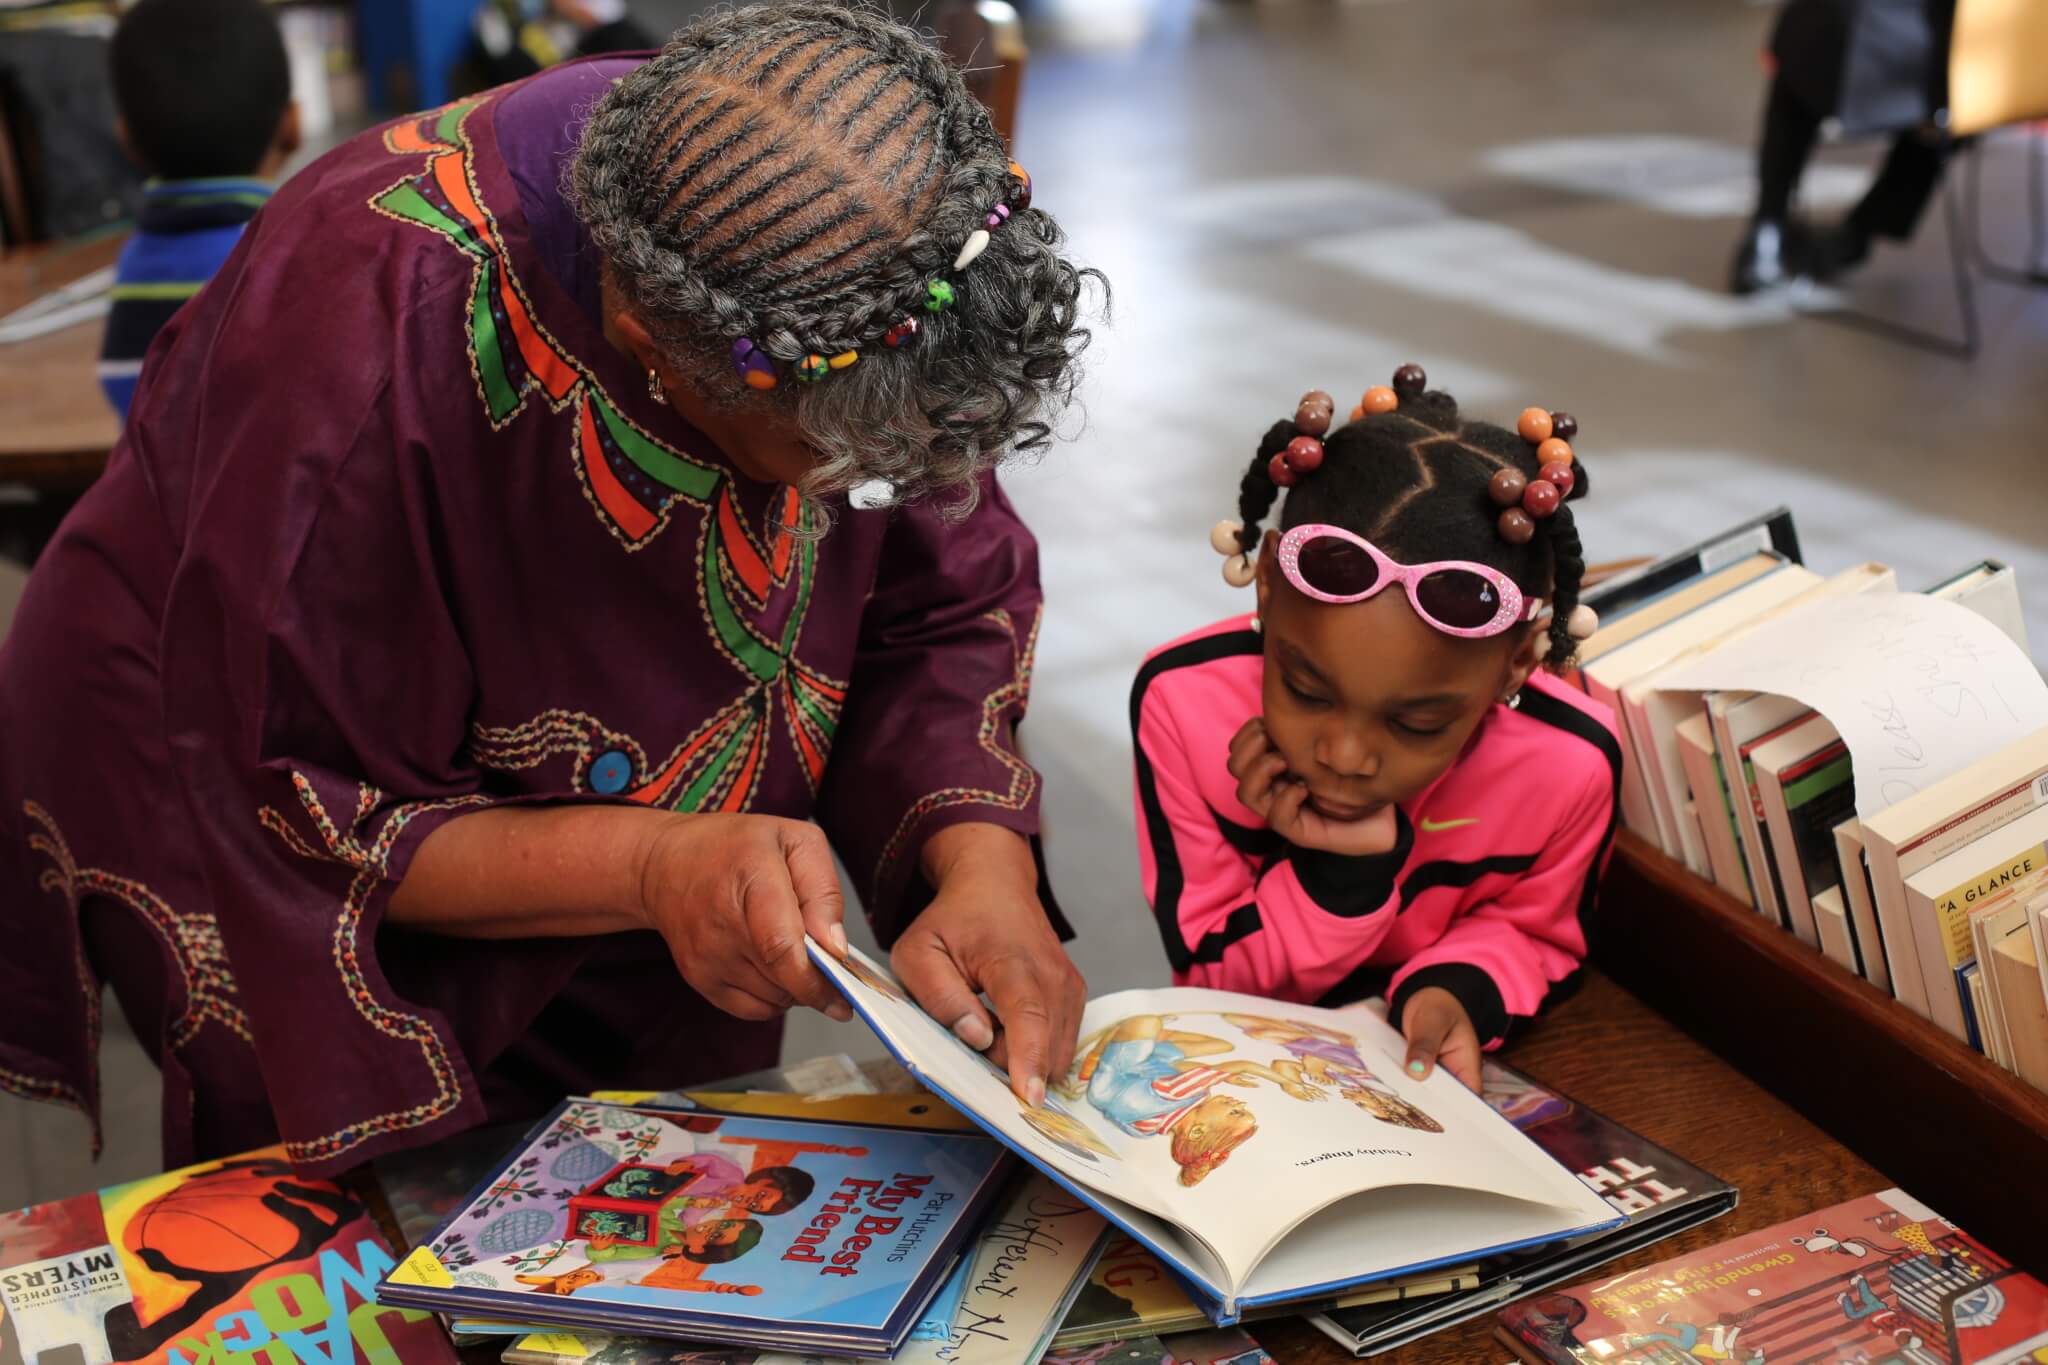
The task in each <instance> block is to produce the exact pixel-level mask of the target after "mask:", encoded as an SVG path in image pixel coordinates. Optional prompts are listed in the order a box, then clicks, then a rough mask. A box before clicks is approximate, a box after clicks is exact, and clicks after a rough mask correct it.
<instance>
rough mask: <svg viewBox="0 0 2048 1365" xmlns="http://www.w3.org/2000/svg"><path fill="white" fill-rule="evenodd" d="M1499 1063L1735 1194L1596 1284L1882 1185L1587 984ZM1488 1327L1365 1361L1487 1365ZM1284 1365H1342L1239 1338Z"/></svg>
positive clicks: (1291, 1330) (1764, 1096)
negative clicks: (1710, 1216)
mask: <svg viewBox="0 0 2048 1365" xmlns="http://www.w3.org/2000/svg"><path fill="white" fill-rule="evenodd" d="M1506 1059H1507V1060H1508V1061H1509V1062H1511V1063H1513V1064H1514V1065H1515V1066H1516V1067H1518V1068H1520V1069H1521V1070H1523V1071H1526V1072H1527V1073H1529V1075H1530V1076H1532V1077H1534V1078H1535V1079H1537V1080H1539V1081H1542V1082H1543V1083H1544V1084H1545V1085H1548V1086H1550V1087H1552V1088H1553V1089H1556V1090H1558V1091H1561V1092H1563V1093H1564V1094H1566V1095H1569V1096H1570V1097H1571V1098H1572V1099H1574V1100H1577V1101H1579V1102H1580V1103H1582V1104H1585V1105H1587V1106H1588V1107H1590V1108H1593V1109H1597V1110H1599V1111H1600V1112H1601V1113H1603V1114H1605V1115H1607V1116H1608V1117H1609V1118H1611V1119H1613V1120H1615V1121H1616V1122H1617V1123H1620V1124H1623V1125H1625V1126H1627V1127H1629V1128H1633V1129H1634V1130H1635V1131H1636V1132H1638V1133H1641V1134H1642V1135H1643V1136H1644V1137H1646V1138H1648V1139H1650V1141H1652V1142H1655V1143H1657V1144H1658V1145H1659V1146H1662V1147H1668V1148H1670V1149H1671V1150H1672V1151H1673V1152H1675V1153H1677V1154H1679V1155H1680V1156H1683V1157H1685V1158H1686V1159H1687V1160H1688V1161H1691V1162H1692V1163H1693V1164H1695V1165H1697V1166H1699V1167H1701V1168H1702V1169H1704V1170H1706V1171H1708V1172H1710V1173H1712V1174H1714V1175H1717V1176H1719V1177H1721V1178H1722V1179H1723V1180H1726V1181H1728V1182H1729V1183H1731V1184H1733V1185H1734V1186H1736V1187H1737V1188H1738V1189H1739V1190H1740V1191H1741V1193H1742V1197H1741V1202H1740V1203H1739V1204H1738V1205H1737V1206H1736V1208H1735V1211H1734V1212H1733V1213H1730V1214H1727V1215H1725V1216H1723V1217H1721V1218H1717V1219H1715V1220H1714V1221H1713V1222H1711V1223H1708V1224H1706V1225H1705V1226H1703V1227H1697V1228H1694V1229H1692V1230H1691V1231H1690V1232H1685V1233H1681V1234H1679V1235H1678V1236H1676V1237H1673V1238H1671V1239H1670V1240H1669V1241H1665V1242H1660V1243H1658V1244H1657V1245H1656V1246H1653V1247H1649V1248H1646V1249H1644V1250H1642V1251H1639V1252H1636V1253H1635V1254H1633V1255H1630V1256H1625V1257H1622V1258H1621V1259H1619V1260H1616V1261H1614V1262H1611V1263H1610V1264H1609V1265H1607V1266H1605V1267H1602V1268H1601V1269H1600V1270H1597V1271H1595V1272H1594V1275H1595V1276H1599V1277H1603V1278H1604V1277H1605V1276H1608V1275H1616V1274H1620V1273H1622V1272H1623V1271H1625V1270H1629V1269H1632V1268H1639V1267H1642V1266H1646V1265H1651V1264H1654V1263H1655V1262H1657V1261H1660V1260H1663V1259H1664V1258H1665V1257H1667V1256H1675V1255H1678V1254H1680V1253H1682V1252H1686V1251H1691V1250H1694V1249H1696V1248H1699V1247H1705V1246H1712V1245H1713V1244H1714V1243H1716V1242H1721V1241H1725V1240H1727V1239H1728V1238H1731V1237H1735V1236H1738V1235H1740V1234H1742V1233H1744V1232H1749V1231H1753V1230H1755V1229H1757V1228H1764V1227H1769V1226H1770V1225H1771V1224H1773V1223H1779V1222H1783V1221H1784V1220H1786V1219H1788V1218H1796V1217H1798V1216H1799V1215H1800V1214H1802V1213H1805V1212H1807V1211H1808V1210H1810V1209H1816V1208H1820V1207H1823V1206H1824V1205H1828V1204H1833V1203H1838V1202H1840V1201H1842V1200H1845V1199H1853V1198H1855V1197H1856V1196H1858V1195H1863V1194H1871V1193H1873V1192H1875V1191H1877V1190H1881V1189H1886V1188H1888V1187H1889V1186H1890V1185H1891V1184H1892V1183H1893V1182H1892V1181H1889V1180H1887V1179H1885V1177H1884V1176H1883V1175H1882V1174H1880V1173H1879V1172H1878V1171H1877V1170H1875V1169H1874V1168H1872V1167H1871V1166H1870V1165H1869V1164H1868V1163H1866V1162H1864V1161H1862V1160H1860V1159H1859V1158H1857V1157H1856V1156H1855V1155H1853V1154H1852V1153H1851V1152H1849V1151H1848V1149H1846V1148H1844V1147H1843V1146H1842V1145H1841V1144H1839V1143H1837V1142H1835V1141H1834V1140H1833V1139H1831V1138H1829V1137H1828V1136H1827V1135H1826V1134H1825V1133H1823V1132H1821V1131H1820V1129H1818V1128H1816V1127H1814V1126H1813V1125H1812V1124H1811V1123H1809V1122H1807V1121H1806V1120H1805V1119H1803V1118H1801V1117H1800V1116H1799V1115H1798V1114H1796V1113H1794V1112H1793V1111H1792V1110H1791V1109H1790V1108H1789V1107H1787V1106H1786V1105H1785V1104H1784V1103H1782V1102H1781V1101H1779V1100H1777V1099H1775V1098H1773V1097H1772V1096H1771V1095H1770V1094H1768V1093H1767V1092H1765V1091H1764V1090H1762V1089H1761V1088H1759V1087H1758V1086H1756V1085H1755V1084H1754V1083H1752V1082H1751V1081H1749V1080H1747V1079H1745V1078H1744V1077H1743V1076H1742V1074H1741V1073H1739V1072H1737V1071H1735V1070H1734V1069H1733V1068H1731V1067H1730V1066H1728V1064H1727V1063H1725V1062H1723V1061H1721V1060H1720V1059H1719V1058H1717V1057H1715V1056H1714V1054H1713V1053H1711V1052H1709V1051H1707V1049H1706V1048H1705V1047H1703V1046H1701V1045H1700V1044H1699V1043H1696V1042H1694V1041H1693V1040H1692V1039H1691V1038H1690V1037H1688V1036H1687V1035H1685V1034H1684V1033H1681V1032H1680V1031H1679V1030H1678V1029H1677V1028H1675V1027H1673V1026H1672V1025H1671V1024H1670V1023H1669V1022H1667V1021H1666V1020H1665V1019H1663V1018H1662V1017H1661V1016H1660V1015H1658V1014H1657V1013H1656V1012H1654V1011H1653V1010H1651V1009H1650V1008H1649V1007H1648V1006H1646V1005H1644V1004H1643V1003H1642V1002H1641V1001H1639V1000H1637V999H1636V998H1635V997H1634V996H1632V995H1630V994H1629V993H1628V992H1626V991H1624V990H1623V989H1622V988H1621V987H1619V986H1617V985H1615V984H1614V982H1613V981H1611V980H1609V979H1608V978H1607V977H1605V976H1602V975H1600V974H1599V973H1597V972H1588V973H1587V982H1586V986H1585V989H1583V990H1582V991H1581V992H1580V993H1579V994H1578V995H1577V996H1576V997H1575V998H1573V999H1572V1000H1570V1001H1568V1002H1566V1003H1565V1004H1563V1005H1561V1006H1559V1007H1558V1008H1557V1010H1556V1012H1555V1013H1553V1014H1552V1015H1550V1017H1549V1018H1547V1019H1545V1020H1544V1021H1543V1022H1542V1023H1540V1024H1538V1025H1537V1026H1536V1027H1535V1029H1534V1030H1533V1031H1532V1032H1531V1033H1530V1034H1529V1036H1528V1037H1527V1038H1526V1039H1525V1040H1523V1041H1521V1042H1519V1043H1517V1044H1515V1045H1513V1046H1512V1047H1510V1048H1509V1049H1508V1050H1507V1053H1506ZM1493 1327H1494V1315H1493V1314H1492V1313H1488V1314H1486V1315H1485V1316H1484V1317H1482V1318H1479V1319H1477V1320H1475V1321H1472V1322H1469V1323H1466V1324H1464V1325H1463V1326H1460V1327H1452V1328H1449V1329H1447V1330H1445V1331H1442V1332H1439V1333H1437V1334H1436V1335H1435V1336H1431V1337H1425V1338H1423V1339H1422V1340H1421V1341H1418V1342H1415V1343H1414V1344H1413V1345H1410V1346H1405V1347H1402V1348H1401V1349H1400V1350H1398V1351H1390V1352H1387V1353H1386V1354H1384V1355H1378V1356H1374V1357H1372V1359H1373V1360H1375V1361H1378V1362H1380V1363H1381V1365H1494V1363H1495V1362H1499V1361H1502V1360H1505V1359H1507V1356H1508V1353H1507V1351H1506V1350H1505V1349H1503V1348H1502V1347H1500V1346H1499V1345H1497V1344H1495V1343H1494V1342H1493V1340H1492V1335H1493ZM1248 1330H1249V1331H1250V1332H1251V1334H1252V1335H1253V1336H1254V1337H1256V1338H1258V1340H1259V1342H1260V1343H1261V1344H1262V1345H1264V1346H1265V1348H1266V1349H1267V1350H1268V1351H1270V1352H1272V1354H1273V1355H1274V1356H1275V1357H1276V1358H1278V1359H1279V1360H1281V1361H1284V1362H1287V1363H1288V1365H1294V1362H1297V1361H1299V1362H1308V1363H1309V1365H1334V1363H1335V1362H1337V1361H1349V1360H1350V1359H1351V1356H1350V1355H1349V1354H1348V1353H1347V1352H1344V1351H1342V1350H1340V1349H1339V1348H1338V1346H1337V1344H1336V1343H1335V1342H1333V1341H1331V1340H1330V1339H1329V1338H1328V1337H1326V1336H1324V1335H1323V1334H1322V1333H1321V1332H1319V1331H1317V1330H1316V1329H1315V1328H1314V1327H1311V1326H1309V1325H1308V1323H1306V1322H1302V1321H1299V1320H1293V1321H1284V1322H1272V1323H1255V1324H1253V1325H1252V1326H1251V1327H1250V1328H1249V1329H1248Z"/></svg>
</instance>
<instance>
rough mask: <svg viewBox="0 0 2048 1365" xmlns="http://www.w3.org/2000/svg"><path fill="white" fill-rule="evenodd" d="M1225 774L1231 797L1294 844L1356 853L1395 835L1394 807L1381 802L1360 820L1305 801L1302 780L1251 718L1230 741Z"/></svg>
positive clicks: (1387, 845)
mask: <svg viewBox="0 0 2048 1365" xmlns="http://www.w3.org/2000/svg"><path fill="white" fill-rule="evenodd" d="M1230 775H1231V776H1232V777H1234V778H1236V779H1237V799H1238V800H1239V801H1240V802H1241V803H1243V805H1244V807H1245V809H1247V810H1249V811H1251V812H1252V813H1253V814H1255V815H1257V816H1258V817H1259V818H1260V819H1262V820H1264V821H1265V822H1266V827H1267V828H1268V829H1270V830H1272V831H1273V832H1274V833H1275V834H1277V835H1279V836H1280V837H1281V838H1283V839H1285V840H1286V841H1287V842H1288V843H1290V844H1293V845H1294V846H1295V847H1296V848H1314V849H1321V850H1322V851H1324V852H1326V853H1341V854H1344V855H1346V856H1352V857H1356V856H1361V855H1365V854H1372V853H1385V852H1387V851H1388V850H1389V849H1391V848H1393V846H1394V844H1395V843H1396V841H1397V840H1398V839H1399V836H1400V826H1399V822H1398V820H1397V819H1396V818H1395V812H1394V808H1393V807H1392V806H1384V807H1382V808H1381V809H1380V810H1378V811H1376V812H1375V813H1373V814H1372V815H1368V816H1366V817H1365V818H1364V819H1362V820H1332V819H1330V818H1328V817H1327V816H1324V815H1319V814H1317V813H1316V811H1315V808H1314V807H1312V806H1310V805H1309V804H1308V784H1307V783H1305V782H1303V781H1302V780H1301V779H1300V778H1299V777H1296V776H1295V775H1294V774H1293V773H1290V772H1289V771H1288V770H1287V760H1286V759H1285V758H1284V757H1282V756H1281V753H1280V751H1279V750H1278V749H1276V748H1274V747H1273V741H1272V739H1271V737H1269V736H1268V735H1267V734H1266V722H1265V721H1264V720H1262V719H1260V718H1259V717H1257V716H1253V717H1252V718H1251V719H1250V720H1248V721H1246V722H1245V723H1244V724H1243V725H1242V726H1240V727H1239V729H1238V732H1237V734H1236V735H1235V736H1233V737H1232V738H1231V741H1230Z"/></svg>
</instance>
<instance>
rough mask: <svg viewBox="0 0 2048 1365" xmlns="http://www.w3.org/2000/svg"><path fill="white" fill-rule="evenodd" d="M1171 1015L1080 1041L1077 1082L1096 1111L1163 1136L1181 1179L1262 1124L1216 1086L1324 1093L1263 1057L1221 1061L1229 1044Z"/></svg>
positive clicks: (1195, 1175)
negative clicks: (1177, 1025) (1182, 1025)
mask: <svg viewBox="0 0 2048 1365" xmlns="http://www.w3.org/2000/svg"><path fill="white" fill-rule="evenodd" d="M1173 1017H1174V1016H1172V1015H1170V1014H1140V1015H1134V1016H1132V1017H1131V1018H1129V1019H1126V1020H1124V1021H1123V1022H1121V1023H1119V1024H1117V1025H1115V1026H1113V1027H1111V1028H1108V1029H1104V1030H1101V1031H1100V1032H1098V1033H1096V1034H1093V1035H1091V1036H1090V1037H1089V1038H1087V1039H1084V1040H1082V1045H1081V1046H1082V1054H1081V1061H1080V1062H1079V1063H1078V1064H1077V1065H1076V1067H1075V1069H1074V1072H1073V1083H1074V1084H1077V1085H1085V1087H1086V1089H1085V1091H1084V1092H1083V1093H1085V1094H1086V1095H1087V1098H1088V1103H1089V1104H1090V1105H1091V1106H1093V1107H1094V1109H1095V1111H1096V1112H1097V1113H1099V1114H1101V1115H1102V1116H1103V1117H1104V1118H1106V1119H1108V1120H1109V1121H1110V1122H1111V1123H1114V1124H1115V1125H1116V1126H1117V1127H1119V1128H1121V1129H1123V1131H1125V1132H1126V1133H1129V1134H1130V1135H1131V1136H1132V1137H1159V1136H1162V1135H1164V1136H1166V1137H1167V1138H1168V1139H1169V1152H1170V1154H1171V1155H1172V1157H1173V1161H1174V1164H1175V1165H1177V1166H1179V1167H1180V1183H1181V1184H1183V1185H1198V1184H1200V1183H1201V1182H1202V1180H1203V1179H1204V1178H1205V1177H1206V1176H1207V1175H1208V1174H1209V1173H1210V1172H1211V1171H1213V1170H1215V1169H1216V1168H1217V1167H1218V1166H1221V1165H1222V1164H1223V1163H1224V1162H1225V1161H1226V1160H1228V1159H1229V1157H1230V1154H1231V1153H1232V1152H1234V1151H1236V1150H1237V1148H1238V1147H1240V1146H1242V1145H1243V1144H1244V1142H1245V1141H1246V1140H1247V1139H1249V1138H1250V1137H1251V1135H1252V1134H1253V1133H1256V1132H1257V1131H1258V1129H1259V1121H1258V1116H1257V1115H1255V1114H1254V1113H1253V1112H1252V1110H1251V1107H1250V1106H1249V1105H1247V1104H1246V1103H1245V1102H1244V1101H1243V1100H1241V1099H1239V1098H1238V1097H1236V1096H1234V1095H1225V1094H1216V1093H1212V1092H1214V1091H1215V1089H1216V1087H1218V1086H1222V1085H1233V1086H1254V1087H1255V1086H1257V1085H1258V1084H1259V1082H1261V1081H1267V1082H1270V1083H1271V1084H1273V1085H1276V1086H1279V1087H1280V1088H1281V1089H1282V1090H1283V1091H1285V1092H1286V1093H1288V1094H1289V1095H1292V1096H1294V1098H1296V1099H1300V1100H1319V1099H1321V1098H1323V1092H1322V1091H1321V1090H1318V1089H1316V1088H1315V1087H1314V1086H1311V1085H1308V1084H1306V1083H1305V1082H1304V1081H1302V1080H1301V1079H1300V1078H1299V1076H1294V1077H1289V1076H1284V1075H1282V1074H1280V1072H1279V1071H1278V1070H1276V1069H1275V1068H1273V1067H1269V1066H1267V1065H1265V1064H1264V1063H1262V1062H1249V1061H1244V1060H1242V1059H1239V1058H1231V1059H1224V1058H1223V1057H1221V1055H1220V1054H1222V1053H1226V1052H1229V1051H1230V1049H1231V1045H1230V1044H1229V1043H1227V1042H1225V1041H1224V1040H1223V1039H1221V1038H1213V1037H1210V1036H1209V1035H1207V1034H1202V1033H1185V1032H1181V1031H1179V1030H1176V1029H1170V1028H1168V1027H1167V1026H1166V1025H1167V1021H1168V1020H1170V1019H1172V1018H1173ZM1206 1058H1216V1060H1214V1061H1207V1060H1204V1059H1206Z"/></svg>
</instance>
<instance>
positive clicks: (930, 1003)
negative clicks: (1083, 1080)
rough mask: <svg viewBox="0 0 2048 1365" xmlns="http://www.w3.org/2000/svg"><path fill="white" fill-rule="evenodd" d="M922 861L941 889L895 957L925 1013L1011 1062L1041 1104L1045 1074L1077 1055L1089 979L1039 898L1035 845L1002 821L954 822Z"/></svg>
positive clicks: (1016, 1084) (1019, 1086)
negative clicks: (985, 1001)
mask: <svg viewBox="0 0 2048 1365" xmlns="http://www.w3.org/2000/svg"><path fill="white" fill-rule="evenodd" d="M923 863H924V872H925V879H926V880H927V881H929V882H930V883H931V884H932V885H933V886H934V887H935V888H937V891H938V895H937V896H936V897H934V898H933V900H932V903H931V904H930V905H928V906H926V907H925V910H924V913H922V914H920V915H919V916H918V917H917V918H916V919H915V920H913V921H912V922H911V925H910V928H909V929H907V930H905V931H904V934H903V937H901V938H900V939H898V940H897V941H896V946H895V948H894V950H892V951H891V953H890V954H889V962H890V965H891V966H893V967H894V968H895V969H896V975H897V976H898V977H899V978H901V980H902V982H903V984H904V985H905V986H906V987H908V988H909V990H910V993H911V994H912V995H913V996H915V997H916V998H917V1002H918V1004H920V1005H922V1006H923V1007H924V1009H925V1012H926V1013H927V1014H930V1015H931V1016H932V1017H933V1018H934V1019H937V1020H938V1021H939V1022H940V1023H942V1024H945V1025H947V1026H948V1027H950V1028H951V1029H952V1030H953V1033H954V1034H955V1036H957V1037H958V1038H959V1039H960V1041H962V1042H963V1043H966V1044H967V1045H968V1046H969V1047H971V1048H974V1049H976V1050H977V1051H985V1052H988V1053H989V1056H990V1057H991V1059H992V1060H994V1061H995V1063H996V1064H997V1065H998V1066H1006V1067H1007V1068H1008V1070H1009V1073H1010V1088H1011V1089H1012V1090H1014V1091H1016V1093H1017V1096H1018V1098H1020V1099H1022V1100H1023V1101H1024V1102H1025V1103H1027V1104H1033V1105H1035V1104H1039V1103H1041V1102H1043V1101H1044V1099H1045V1084H1046V1080H1047V1079H1048V1078H1049V1077H1056V1076H1064V1075H1065V1074H1066V1071H1067V1068H1068V1067H1069V1066H1071V1065H1072V1064H1073V1060H1074V1038H1075V1035H1076V1034H1077V1033H1078V1032H1079V1030H1080V1026H1081V1007H1082V1006H1083V1005H1084V1004H1086V1003H1087V993H1088V987H1087V983H1086V982H1084V981H1083V980H1082V979H1081V973H1080V972H1078V971H1076V970H1075V969H1074V964H1073V963H1072V962H1071V961H1069V960H1068V958H1067V953H1066V949H1064V948H1063V947H1061V946H1060V941H1059V935H1057V934H1056V933H1054V932H1053V928H1052V922H1051V921H1050V920H1049V919H1047V918H1046V914H1045V908H1044V907H1043V906H1042V905H1040V904H1039V900H1038V868H1037V865H1036V863H1035V862H1034V861H1033V860H1032V857H1031V849H1030V846H1029V845H1027V844H1026V843H1025V842H1024V839H1023V837H1022V836H1021V835H1018V834H1015V833H1013V832H1012V831H1010V830H1007V829H1004V828H1002V827H1001V826H999V825H986V824H961V825H953V826H950V827H948V828H946V829H943V830H940V831H939V832H938V833H937V834H935V835H933V836H932V837H931V838H930V839H929V840H927V841H926V843H925V847H924V855H923ZM983 993H986V994H987V996H988V998H989V1003H990V1005H991V1006H993V1010H994V1015H995V1018H994V1020H993V1021H991V1019H990V1017H989V1014H990V1010H989V1008H988V1007H985V1006H983V1004H982V1003H981V999H980V997H981V995H982V994H983ZM998 1027H999V1028H1000V1029H1001V1032H1000V1033H998V1032H997V1029H998Z"/></svg>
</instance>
